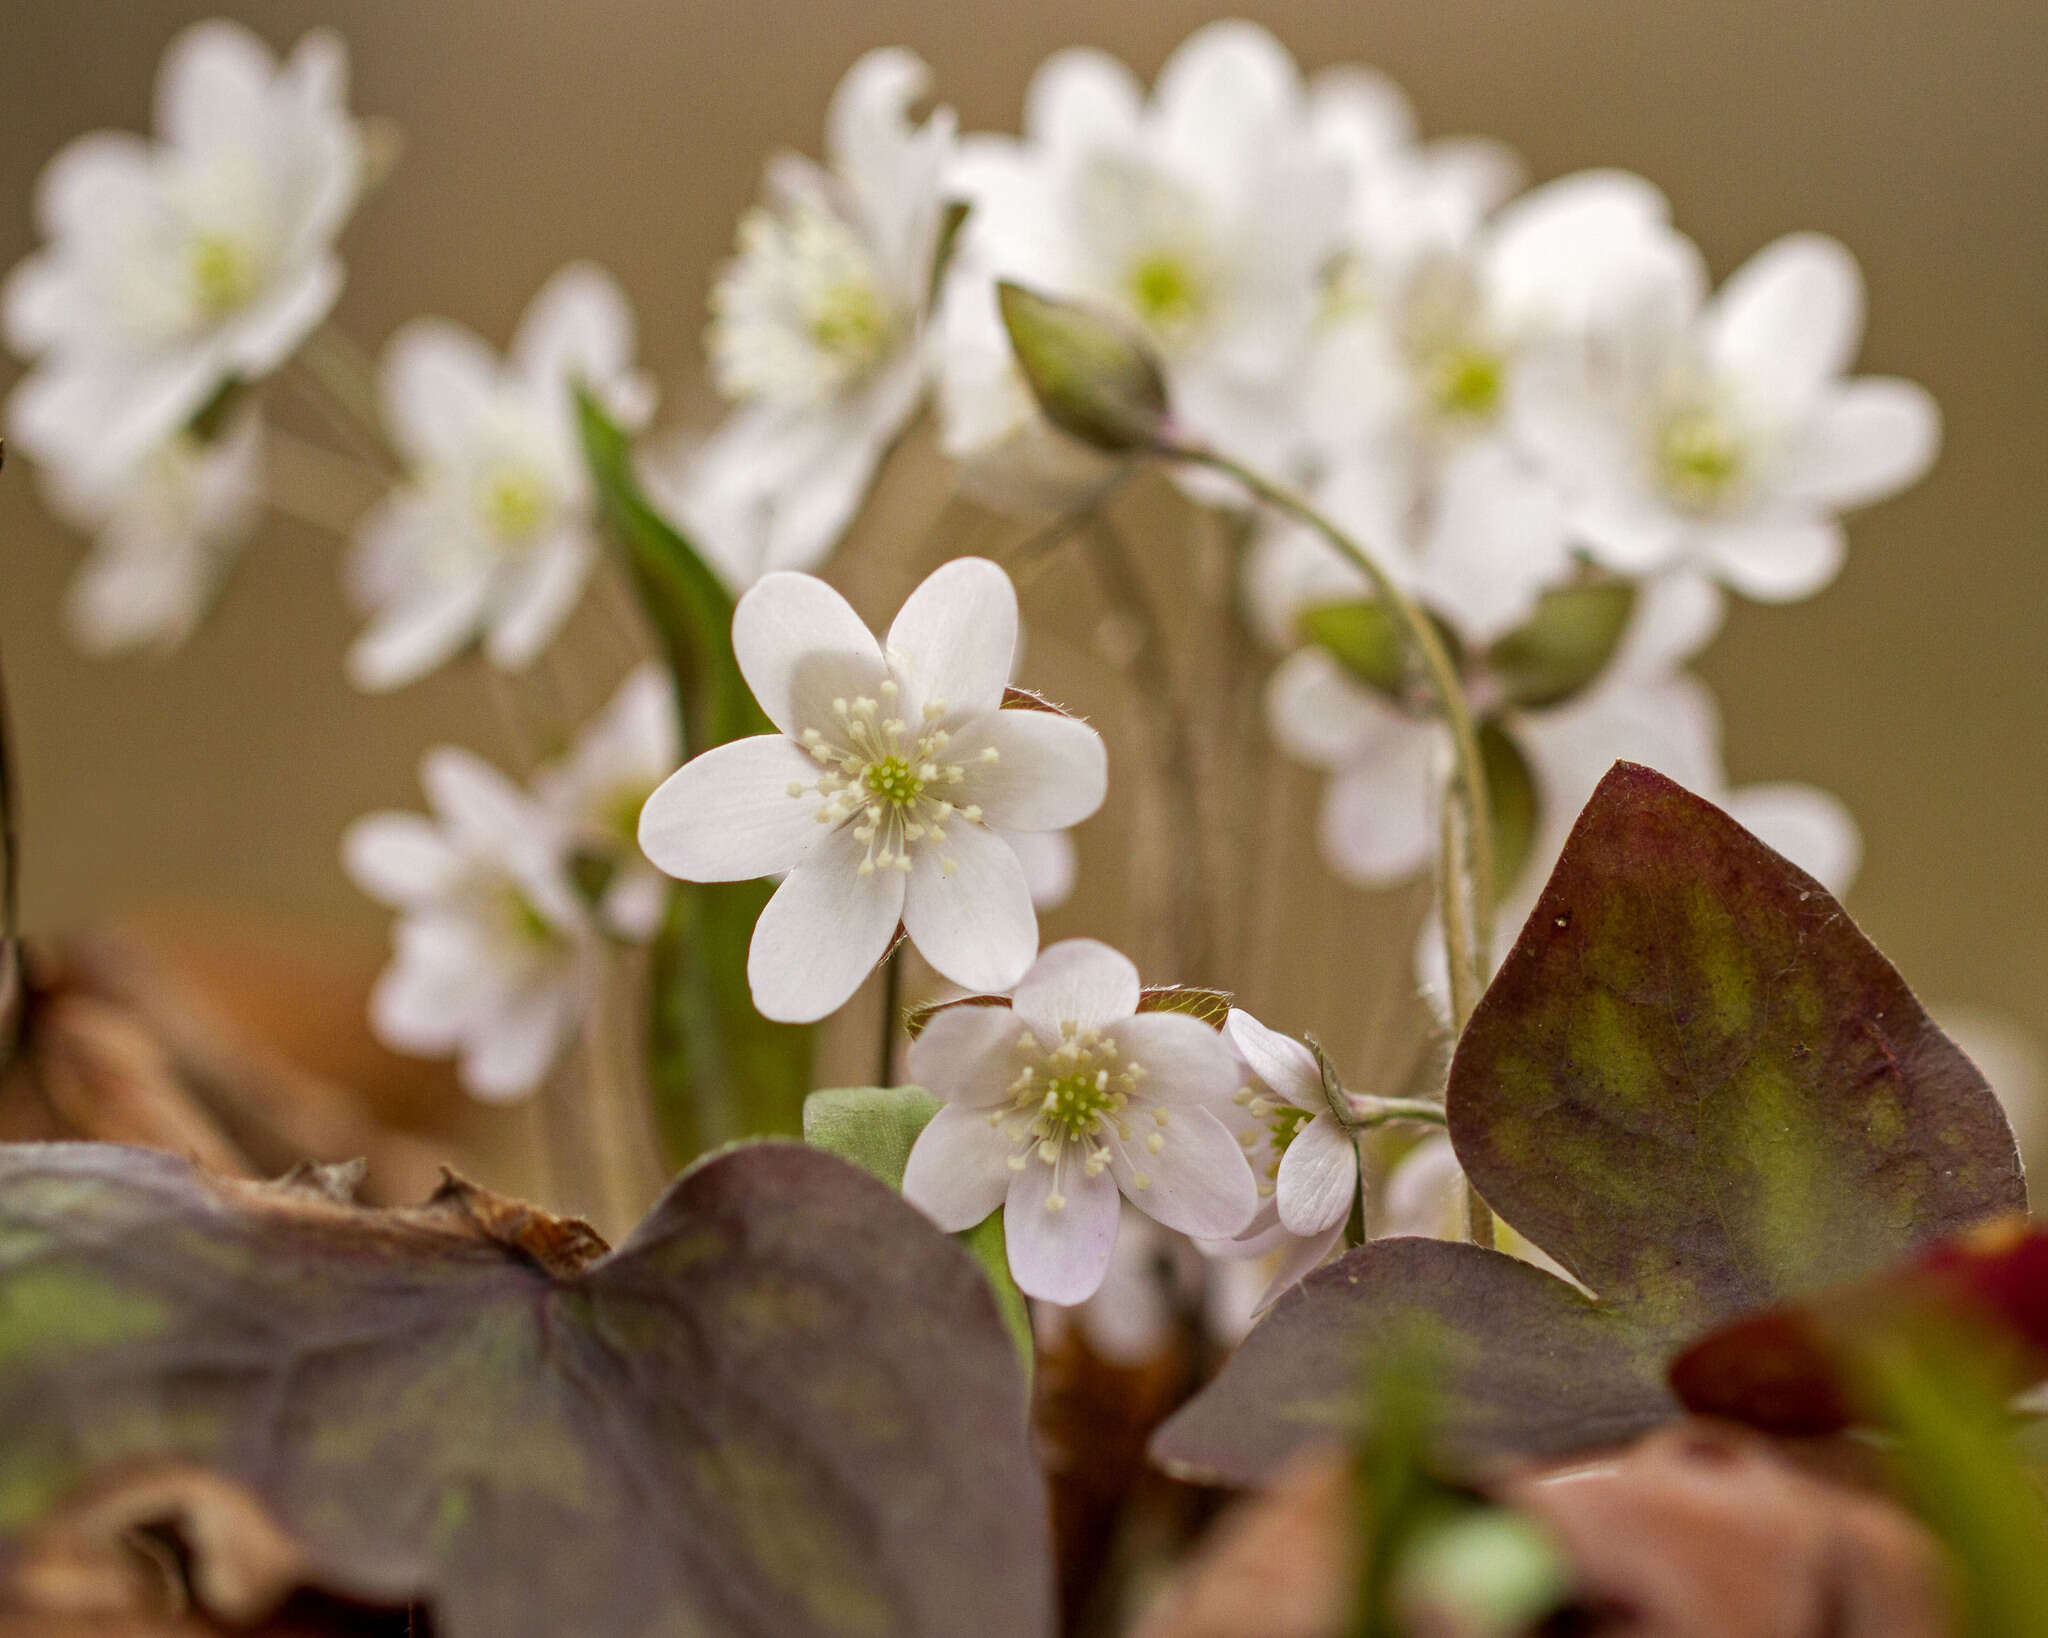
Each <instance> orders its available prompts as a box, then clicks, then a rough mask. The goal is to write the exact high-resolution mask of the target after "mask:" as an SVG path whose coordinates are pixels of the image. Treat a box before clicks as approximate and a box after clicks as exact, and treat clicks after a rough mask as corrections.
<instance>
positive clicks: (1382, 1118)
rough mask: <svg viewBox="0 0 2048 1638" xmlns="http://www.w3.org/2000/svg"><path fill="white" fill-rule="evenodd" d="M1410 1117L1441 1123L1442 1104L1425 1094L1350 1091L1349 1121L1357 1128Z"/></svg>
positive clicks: (1424, 1123) (1430, 1123)
mask: <svg viewBox="0 0 2048 1638" xmlns="http://www.w3.org/2000/svg"><path fill="white" fill-rule="evenodd" d="M1397 1120H1399V1121H1412V1122H1414V1123H1416V1124H1417V1125H1421V1126H1441V1125H1443V1124H1444V1106H1443V1105H1442V1104H1440V1103H1433V1102H1432V1101H1431V1100H1429V1099H1428V1098H1375V1097H1371V1096H1368V1095H1367V1094H1365V1093H1363V1092H1354V1093H1352V1094H1351V1124H1352V1125H1353V1126H1355V1127H1357V1128H1358V1129H1359V1130H1361V1131H1369V1130H1370V1129H1371V1128H1373V1127H1375V1126H1385V1125H1387V1124H1388V1123H1389V1122H1392V1121H1397Z"/></svg>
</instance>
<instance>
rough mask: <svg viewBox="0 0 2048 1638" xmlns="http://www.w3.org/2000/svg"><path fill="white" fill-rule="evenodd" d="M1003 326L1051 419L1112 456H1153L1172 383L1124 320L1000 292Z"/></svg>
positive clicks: (1023, 293) (1018, 292)
mask: <svg viewBox="0 0 2048 1638" xmlns="http://www.w3.org/2000/svg"><path fill="white" fill-rule="evenodd" d="M996 297H997V300H998V301H999V302H1000V303H1001V305H1002V310H1003V324H1004V326H1005V328H1007V329H1008V330H1009V332H1010V345H1011V347H1012V348H1013V349H1015V351H1016V354H1017V365H1018V368H1019V369H1021V370H1022V371H1023V372H1024V379H1025V381H1026V382H1027V383H1028V384H1029V386H1030V388H1031V392H1032V396H1033V397H1035V398H1036V399H1037V400H1038V407H1039V408H1040V409H1042V410H1043V411H1045V415H1046V419H1047V420H1049V421H1051V422H1052V424H1053V425H1054V426H1056V427H1058V428H1059V429H1060V430H1061V431H1062V432H1066V433H1068V434H1070V435H1072V436H1073V437H1076V438H1078V439H1080V440H1081V441H1082V442H1083V443H1085V444H1089V445H1092V446H1093V447H1094V448H1096V449H1101V450H1107V451H1108V452H1110V453H1111V454H1130V453H1132V452H1134V451H1138V450H1147V449H1152V448H1155V447H1156V446H1157V445H1158V443H1159V441H1160V436H1161V434H1162V433H1163V432H1164V430H1165V428H1166V422H1167V406H1166V381H1165V378H1164V377H1163V376H1162V375H1161V374H1160V371H1159V365H1158V363H1157V362H1156V361H1155V360H1154V359H1153V357H1152V354H1151V353H1150V351H1149V350H1148V349H1147V348H1146V347H1145V345H1144V343H1143V342H1142V341H1140V340H1139V339H1138V338H1137V337H1136V336H1135V335H1134V334H1133V333H1132V332H1131V331H1130V330H1129V329H1127V328H1126V327H1125V326H1124V325H1123V324H1122V323H1120V322H1119V321H1118V320H1116V319H1114V318H1111V317H1109V316H1108V315H1106V314H1104V313H1102V312H1099V311H1097V310H1096V309H1094V308H1092V307H1088V306H1085V305H1083V304H1081V303H1079V302H1071V301H1061V300H1057V299H1055V298H1053V297H1050V296H1041V295H1038V294H1037V293H1036V292H1034V291H1030V290H1026V289H1025V288H1024V287H1023V286H1022V285H1016V284H1010V283H1007V282H1005V283H1002V284H998V285H997V286H996Z"/></svg>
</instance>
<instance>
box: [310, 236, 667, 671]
mask: <svg viewBox="0 0 2048 1638" xmlns="http://www.w3.org/2000/svg"><path fill="white" fill-rule="evenodd" d="M579 382H580V383H582V384H584V385H586V386H588V387H589V388H590V389H591V390H592V391H593V392H595V393H596V394H597V395H598V396H599V397H600V398H602V399H603V400H605V402H606V403H607V406H608V407H609V408H610V409H611V410H612V411H613V412H614V413H615V414H616V415H618V416H619V417H620V418H621V419H624V420H626V421H628V422H637V421H639V420H641V419H644V417H645V415H646V413H647V410H648V409H649V407H650V405H651V397H652V394H651V391H650V389H649V388H648V387H647V385H646V383H645V382H644V381H643V380H642V378H641V377H639V376H638V375H637V374H635V372H634V370H633V315H632V312H631V310H630V309H629V308H628V307H627V305H626V298H625V296H624V295H623V294H622V293H621V292H620V290H619V288H618V286H617V284H616V283H614V282H613V280H612V278H611V276H610V275H609V274H608V273H606V272H604V270H603V269H601V268H598V267H593V266H591V265H589V264H588V263H577V264H574V265H572V266H569V267H566V268H564V269H563V270H562V271H561V272H559V273H557V274H556V275H555V276H554V277H553V278H552V279H550V280H549V281H548V283H547V284H546V286H544V287H543V288H542V290H541V292H540V294H538V295H537V296H535V297H534V299H533V302H532V304H531V305H530V306H529V307H528V308H527V310H526V314H525V316H524V317H523V318H522V319H521V320H520V323H519V330H518V333H517V334H516V335H515V336H514V337H513V341H512V350H511V355H510V357H509V358H508V359H507V360H506V361H504V362H503V363H501V362H500V361H499V360H498V359H497V358H495V357H494V356H492V353H491V351H490V349H489V348H488V347H487V346H485V344H484V343H483V342H482V341H481V340H480V339H478V337H477V336H475V335H474V334H472V333H471V332H470V331H468V330H466V329H464V328H462V327H461V326H460V325H457V324H452V323H449V322H448V321H447V320H444V319H416V320H414V321H413V322H412V323H411V324H409V325H407V326H406V327H405V329H403V330H401V331H400V332H399V333H398V335H397V336H396V337H395V338H394V339H393V340H392V342H391V345H390V347H389V349H388V350H387V351H386V353H385V356H384V364H383V389H384V403H385V414H386V418H387V420H388V421H389V423H390V427H391V434H392V437H393V439H394V440H395V441H396V442H397V444H398V446H399V449H400V451H401V452H402V453H403V454H404V456H405V457H406V460H407V462H408V464H409V466H410V467H411V474H410V481H409V482H408V483H407V484H406V485H405V486H404V487H403V488H401V489H399V490H397V491H396V492H395V493H394V494H392V495H391V496H390V497H389V498H388V499H387V500H386V501H385V502H384V503H383V504H382V505H380V506H379V507H377V508H376V509H375V510H374V511H373V512H372V513H371V514H370V516H369V517H368V518H367V519H366V520H365V521H364V524H363V526H362V531H361V533H360V535H359V536H358V538H357V542H356V549H355V554H354V556H353V558H352V559H351V561H350V565H349V577H350V589H351V590H352V592H353V593H354V595H355V598H356V601H357V602H358V603H359V604H360V605H362V606H363V607H364V608H365V609H366V610H368V611H370V614H371V619H370V624H369V627H368V629H367V630H365V631H364V633H363V634H362V636H361V637H360V638H358V639H357V641H356V643H355V646H354V647H353V648H352V649H351V650H350V651H349V660H348V664H349V675H350V677H351V679H352V680H353V681H354V682H355V684H356V685H357V686H358V687H359V688H366V689H388V688H396V687H399V686H400V685H402V684H404V683H408V682H411V681H413V680H414V679H415V678H417V677H420V676H423V675H424V674H425V673H427V672H428V671H431V670H432V669H433V668H434V667H435V666H437V665H440V664H441V663H442V662H443V661H444V660H446V659H448V658H449V657H450V656H452V655H453V654H455V653H456V652H457V651H458V650H460V649H461V648H462V647H463V645H464V644H466V643H468V642H469V641H471V640H472V639H474V638H477V637H481V638H482V641H483V647H484V653H485V655H486V656H487V657H488V658H489V659H490V661H491V662H492V663H493V664H494V665H498V666H501V667H504V668H505V669H508V670H517V669H519V668H521V667H523V666H525V665H527V664H529V663H530V662H531V661H532V660H533V659H534V658H535V657H536V656H537V655H538V654H539V653H540V651H541V650H542V649H543V648H545V647H546V646H547V644H548V641H549V640H550V639H551V638H552V637H553V636H554V634H555V633H556V631H557V630H559V629H560V627H561V625H562V623H563V621H565V620H566V619H567V618H568V617H569V614H570V611H571V610H572V609H573V608H574V607H575V604H576V599H577V598H578V597H579V596H580V595H581V594H582V591H583V585H584V582H585V580H586V579H587V578H588V576H589V573H590V568H591V565H592V563H593V562H594V561H595V560H596V556H597V550H598V547H597V539H596V536H595V534H594V532H593V524H592V517H591V507H590V485H589V479H588V477H587V476H586V474H585V471H584V464H583V451H582V445H581V443H580V442H579V441H578V437H577V431H576V418H575V405H574V398H573V393H574V389H575V387H576V385H577V384H578V383H579Z"/></svg>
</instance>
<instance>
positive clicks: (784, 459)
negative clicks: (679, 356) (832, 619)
mask: <svg viewBox="0 0 2048 1638" xmlns="http://www.w3.org/2000/svg"><path fill="white" fill-rule="evenodd" d="M928 80H929V74H928V71H927V70H926V68H925V66H924V64H923V63H921V62H919V61H918V60H917V58H916V57H914V56H912V55H911V54H910V53H909V52H907V51H901V50H886V51H871V52H869V53H868V54H867V55H866V56H864V57H862V58H861V59H860V61H859V62H857V63H855V64H854V65H853V67H852V68H851V69H849V70H848V71H847V74H846V78H845V79H843V80H842V81H841V82H840V84H839V89H838V90H837V91H836V92H835V93H834V94H833V98H832V106H831V109H830V111H829V113H828V115H827V117H826V127H825V152H826V158H827V160H828V161H829V168H827V167H820V166H817V165H814V164H812V163H811V162H810V161H808V160H805V159H799V158H797V157H795V156H793V155H784V156H782V157H780V158H778V159H776V160H775V161H774V163H773V164H772V165H771V166H770V167H769V171H768V177H767V190H766V191H767V202H766V203H765V204H763V205H761V206H759V207H757V208H756V209H754V210H752V211H750V212H749V213H748V214H747V216H746V217H745V218H744V219H743V220H742V221H741V223H740V230H739V255H738V257H737V258H736V259H735V260H734V261H733V262H732V263H731V264H730V265H729V266H728V267H727V268H726V270H725V272H724V273H723V274H722V275H721V277H720V279H719V281H718V285H717V288H716V289H715V290H714V291H713V293H712V299H711V308H712V321H711V329H710V334H709V337H708V346H709V349H710V353H711V363H712V370H713V373H714V375H715V376H716V378H717V381H718V386H719V389H720V390H721V391H722V392H723V393H724V394H725V395H726V396H727V397H728V398H730V399H732V400H734V401H735V403H736V406H737V407H736V408H735V409H734V411H733V413H732V415H731V416H730V417H729V418H728V419H727V420H726V422H725V424H724V425H723V426H721V427H720V428H719V429H718V431H717V432H715V433H713V434H712V436H711V437H710V438H709V439H708V440H707V441H706V442H705V444H704V446H703V447H702V449H701V450H700V451H699V452H698V455H697V458H696V460H695V462H694V463H693V464H692V467H691V469H690V472H689V475H688V478H687V480H686V484H687V488H688V490H689V491H690V494H691V500H690V502H689V505H688V507H687V508H686V509H687V510H690V511H693V512H700V513H703V514H706V515H708V516H710V517H712V518H716V519H719V520H723V521H724V522H725V523H726V524H727V526H728V527H737V528H740V529H743V530H748V529H750V530H751V531H753V532H756V533H757V534H758V537H759V541H760V546H759V556H758V561H757V563H756V565H755V570H754V572H755V573H760V572H763V571H765V570H770V569H808V568H813V567H815V566H816V565H817V564H818V563H820V562H822V561H823V559H824V558H825V556H826V554H827V553H829V552H830V551H831V549H832V547H833V546H834V545H835V544H836V543H837V542H838V540H839V537H840V535H841V534H843V533H844V532H845V529H846V526H847V524H848V523H849V522H850V521H851V519H852V517H853V513H854V510H855V508H856V507H858V506H859V504H860V500H861V497H862V496H863V495H864V494H865V493H866V492H867V488H868V485H869V483H870V482H871V481H872V479H873V477H874V473H875V468H876V466H877V465H878V464H879V462H880V461H881V458H882V456H883V454H884V453H886V451H887V450H888V448H889V446H890V444H891V443H892V442H893V441H894V440H895V438H896V436H897V435H898V434H899V433H900V432H901V431H902V430H903V427H904V425H905V423H907V422H908V421H909V419H910V417H911V416H912V414H914V413H915V412H916V410H917V407H918V404H919V403H920V402H921V400H922V397H923V393H924V384H925V352H924V327H925V316H926V310H927V307H928V305H929V301H930V295H931V283H932V278H933V274H934V261H935V258H936V256H937V253H938V249H939V233H940V229H941V228H942V227H943V225H944V221H945V205H946V199H945V194H944V192H943V191H942V185H943V182H944V179H945V173H946V169H947V166H948V163H949V159H950V155H951V152H952V144H953V116H952V114H951V112H950V111H949V110H945V109H941V110H939V111H938V112H937V113H934V114H933V115H932V116H931V118H930V119H928V120H927V121H926V122H925V123H924V124H923V125H921V126H917V125H913V124H912V123H911V121H910V117H909V111H910V107H911V105H912V104H913V103H914V102H916V101H917V99H918V98H919V97H920V96H922V95H923V94H924V90H925V87H926V84H927V82H928Z"/></svg>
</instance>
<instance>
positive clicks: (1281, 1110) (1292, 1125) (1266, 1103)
mask: <svg viewBox="0 0 2048 1638" xmlns="http://www.w3.org/2000/svg"><path fill="white" fill-rule="evenodd" d="M1230 1101H1231V1102H1232V1103H1234V1104H1236V1105H1237V1106H1238V1107H1239V1108H1240V1109H1243V1110H1245V1111H1246V1112H1247V1113H1249V1114H1250V1115H1251V1116H1252V1118H1253V1119H1254V1120H1256V1121H1258V1122H1259V1124H1258V1125H1257V1126H1255V1127H1252V1128H1250V1129H1249V1130H1247V1131H1245V1132H1242V1133H1240V1134H1239V1135H1238V1139H1237V1141H1238V1143H1239V1145H1240V1146H1241V1147H1242V1148H1243V1149H1244V1151H1245V1159H1247V1160H1249V1161H1250V1162H1251V1163H1252V1172H1253V1174H1254V1175H1255V1176H1256V1177H1257V1178H1258V1180H1259V1198H1260V1199H1261V1200H1269V1199H1271V1198H1272V1195H1273V1191H1274V1189H1276V1188H1277V1187H1279V1183H1280V1157H1281V1156H1282V1155H1284V1154H1286V1153H1287V1145H1288V1144H1290V1143H1292V1142H1293V1141H1294V1140H1295V1138H1296V1137H1297V1136H1299V1135H1300V1132H1301V1129H1302V1128H1303V1127H1304V1126H1306V1125H1307V1124H1308V1123H1309V1122H1310V1121H1312V1120H1314V1119H1315V1116H1313V1115H1311V1114H1310V1113H1309V1112H1308V1111H1307V1110H1306V1109H1297V1108H1296V1107H1295V1106H1294V1105H1293V1104H1291V1103H1289V1102H1288V1101H1287V1100H1286V1099H1285V1098H1276V1097H1274V1096H1273V1094H1272V1093H1270V1092H1267V1091H1265V1090H1264V1089H1262V1088H1260V1087H1257V1086H1240V1087H1239V1088H1238V1089H1237V1091H1236V1092H1234V1093H1233V1094H1232V1095H1231V1099H1230ZM1262 1150H1263V1151H1264V1152H1263V1153H1261V1151H1262Z"/></svg>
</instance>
